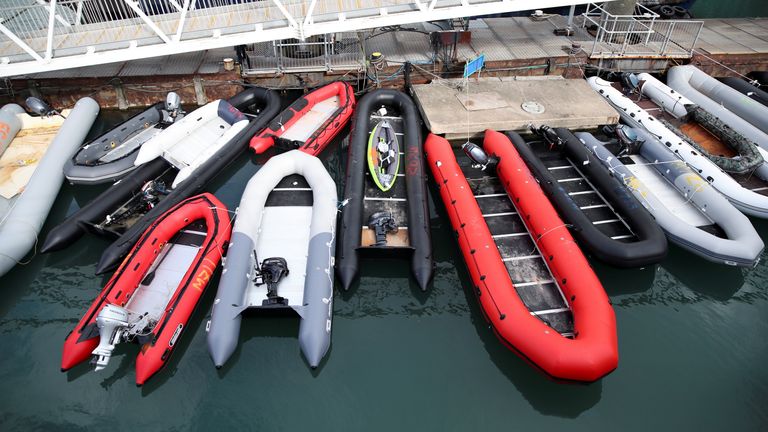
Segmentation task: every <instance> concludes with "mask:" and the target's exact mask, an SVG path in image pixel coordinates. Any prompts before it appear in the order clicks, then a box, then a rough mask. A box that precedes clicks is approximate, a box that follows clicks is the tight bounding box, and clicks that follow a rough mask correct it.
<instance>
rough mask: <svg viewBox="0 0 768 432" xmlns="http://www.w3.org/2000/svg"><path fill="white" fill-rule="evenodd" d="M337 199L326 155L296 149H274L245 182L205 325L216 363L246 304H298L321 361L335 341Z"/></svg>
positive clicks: (309, 355)
mask: <svg viewBox="0 0 768 432" xmlns="http://www.w3.org/2000/svg"><path fill="white" fill-rule="evenodd" d="M337 204H338V201H337V196H336V184H335V183H334V182H333V179H331V176H330V175H328V172H327V171H326V170H325V167H324V166H323V164H322V162H320V160H319V159H317V158H315V157H314V156H310V155H308V154H306V153H303V152H301V151H298V150H293V151H289V152H287V153H284V154H281V155H279V156H274V157H272V158H271V159H269V161H267V163H266V164H265V165H264V166H263V167H262V168H261V169H260V170H259V171H258V172H257V173H256V174H255V175H254V176H253V177H252V178H251V180H250V181H249V182H248V185H247V186H246V188H245V192H243V198H242V199H241V201H240V208H239V209H238V211H237V214H238V217H237V219H236V220H235V226H234V229H233V234H232V242H231V243H230V245H229V249H228V250H227V257H226V260H225V262H224V271H223V273H222V276H221V281H220V282H219V288H218V291H217V293H216V300H215V301H214V303H213V311H212V313H211V321H210V323H209V326H208V350H209V352H210V354H211V357H212V358H213V362H214V364H215V365H216V367H217V368H220V367H221V366H223V365H224V363H225V362H226V361H227V360H228V359H229V357H230V356H231V355H232V353H233V352H234V351H235V348H236V347H237V342H238V339H239V334H240V321H241V320H242V315H241V314H242V313H243V311H245V310H246V309H249V308H252V309H258V310H286V311H290V310H293V311H295V312H296V313H297V314H298V315H299V316H300V317H301V323H300V324H299V346H300V347H301V352H302V353H303V354H304V357H305V358H306V360H307V362H308V363H309V366H310V367H312V368H316V367H317V366H318V365H319V364H320V361H321V360H322V359H323V357H324V356H325V354H326V352H328V348H329V347H330V345H331V316H332V313H333V260H334V249H335V236H334V232H335V229H336V213H337Z"/></svg>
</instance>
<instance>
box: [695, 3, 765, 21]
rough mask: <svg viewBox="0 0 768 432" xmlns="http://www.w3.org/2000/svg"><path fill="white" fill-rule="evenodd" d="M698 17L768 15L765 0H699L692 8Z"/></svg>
mask: <svg viewBox="0 0 768 432" xmlns="http://www.w3.org/2000/svg"><path fill="white" fill-rule="evenodd" d="M691 10H692V12H693V14H694V16H695V17H696V18H735V17H755V16H756V17H765V16H768V2H765V1H763V0H733V1H723V0H697V1H696V3H694V5H693V8H691Z"/></svg>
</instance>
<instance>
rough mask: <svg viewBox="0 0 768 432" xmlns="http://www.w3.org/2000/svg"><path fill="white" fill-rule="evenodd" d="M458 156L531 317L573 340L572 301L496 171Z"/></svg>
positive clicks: (459, 154) (457, 158)
mask: <svg viewBox="0 0 768 432" xmlns="http://www.w3.org/2000/svg"><path fill="white" fill-rule="evenodd" d="M455 155H456V161H457V162H458V163H459V166H460V167H461V169H462V171H463V172H464V175H465V176H466V178H467V182H468V183H469V186H470V188H471V189H472V193H473V194H474V195H475V199H476V200H477V204H478V206H479V207H480V211H481V212H482V213H483V216H484V219H485V222H486V224H487V225H488V229H489V231H490V232H491V235H492V236H493V239H494V242H495V243H496V247H497V249H498V250H499V254H500V255H501V258H502V260H503V261H504V265H505V266H506V268H507V273H508V274H509V278H510V280H511V281H512V283H513V285H514V287H515V290H516V291H517V295H518V296H519V297H520V299H521V300H522V301H523V303H524V304H525V306H526V307H527V308H528V310H529V311H530V312H531V315H534V316H536V317H538V318H539V319H541V320H542V321H543V322H544V323H546V324H547V325H549V326H550V327H552V328H553V329H555V330H556V331H557V332H559V333H560V334H562V335H563V336H566V337H572V336H573V313H572V312H571V310H570V307H569V305H568V302H567V301H566V299H565V296H564V295H563V293H562V291H561V290H560V287H559V286H558V285H557V283H556V282H555V280H554V278H553V277H552V273H551V272H550V271H549V268H548V267H547V264H546V261H545V260H544V259H543V257H542V256H541V253H540V252H539V249H538V247H537V245H536V244H535V243H534V241H533V239H532V238H531V235H530V234H529V233H528V230H527V228H526V226H525V224H524V223H523V221H522V219H521V218H520V216H518V213H517V209H516V208H515V206H514V205H513V203H512V200H510V199H509V197H508V196H507V194H506V191H505V190H504V186H503V185H502V184H501V181H500V180H499V178H498V177H497V176H496V173H495V171H492V170H490V169H489V170H486V171H481V170H479V169H476V168H472V167H471V162H470V161H469V160H468V159H467V157H466V156H464V153H463V152H462V151H461V150H460V149H457V150H456V151H455Z"/></svg>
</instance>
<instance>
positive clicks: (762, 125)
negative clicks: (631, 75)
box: [667, 66, 768, 150]
mask: <svg viewBox="0 0 768 432" xmlns="http://www.w3.org/2000/svg"><path fill="white" fill-rule="evenodd" d="M667 85H668V86H669V87H671V88H673V89H675V91H677V92H678V93H680V94H681V95H683V96H685V97H686V98H688V99H690V100H691V101H693V103H695V104H696V105H698V106H700V107H701V108H703V109H704V110H705V111H707V112H708V113H710V114H712V115H713V116H715V117H717V118H719V119H720V120H722V121H723V123H725V124H727V125H728V126H730V127H731V128H732V129H733V130H735V131H737V132H739V133H740V134H742V135H744V136H745V137H747V139H750V140H752V141H753V142H755V143H756V144H757V145H759V146H760V147H762V148H763V149H766V150H768V107H766V106H764V105H762V104H760V103H759V102H757V101H754V100H752V99H750V98H749V96H746V95H743V94H741V93H739V92H738V91H737V90H734V89H732V88H730V87H728V86H727V85H725V84H723V83H721V82H720V81H718V80H716V79H714V78H712V77H711V76H709V75H707V74H705V73H704V72H702V71H701V70H700V69H698V68H696V67H695V66H675V67H673V68H670V69H669V72H668V73H667Z"/></svg>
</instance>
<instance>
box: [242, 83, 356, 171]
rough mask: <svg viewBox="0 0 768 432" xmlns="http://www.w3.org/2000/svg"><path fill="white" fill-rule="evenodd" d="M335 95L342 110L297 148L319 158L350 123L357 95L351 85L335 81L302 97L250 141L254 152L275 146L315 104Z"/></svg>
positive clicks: (257, 152)
mask: <svg viewBox="0 0 768 432" xmlns="http://www.w3.org/2000/svg"><path fill="white" fill-rule="evenodd" d="M334 96H338V97H339V108H338V109H337V110H336V112H334V113H333V115H331V117H330V118H329V119H328V120H326V121H325V122H324V123H323V124H322V125H320V126H319V127H318V128H317V130H315V132H313V133H312V135H311V136H310V137H309V138H308V139H307V140H306V141H305V142H304V143H302V144H301V146H300V147H298V149H299V150H301V151H303V152H304V153H308V154H311V155H312V156H317V155H318V154H320V152H322V151H323V149H324V148H325V147H326V146H327V145H328V144H329V143H330V142H331V141H332V140H333V138H334V137H336V135H338V133H339V132H340V131H341V129H342V128H343V127H344V126H345V125H346V124H347V122H349V119H350V118H351V117H352V112H353V111H354V110H355V93H354V92H353V91H352V86H350V85H349V84H347V83H345V82H341V81H336V82H332V83H330V84H328V85H326V86H323V87H320V88H318V89H316V90H314V91H312V92H310V93H309V94H306V95H304V96H302V97H300V98H299V99H298V100H296V101H295V102H293V103H292V104H291V105H290V106H289V107H288V108H286V109H285V111H283V112H282V113H280V114H278V115H277V117H276V118H275V120H273V121H272V123H270V125H269V126H268V127H267V128H266V129H264V130H263V131H261V132H260V133H259V134H257V135H255V136H254V137H253V138H251V143H250V146H251V149H253V151H254V152H255V153H256V154H261V153H264V152H265V151H267V150H268V149H269V148H270V147H272V146H274V145H275V140H276V139H277V138H280V136H281V135H282V134H283V133H284V132H285V130H287V129H289V128H290V127H291V126H292V125H293V124H295V123H296V122H297V121H298V120H299V119H300V118H301V117H303V116H304V115H305V114H307V113H308V112H309V111H310V110H311V109H312V107H314V106H315V104H317V103H318V102H322V101H324V100H326V99H329V98H331V97H334ZM281 118H288V120H286V121H285V122H284V123H280V119H281Z"/></svg>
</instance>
